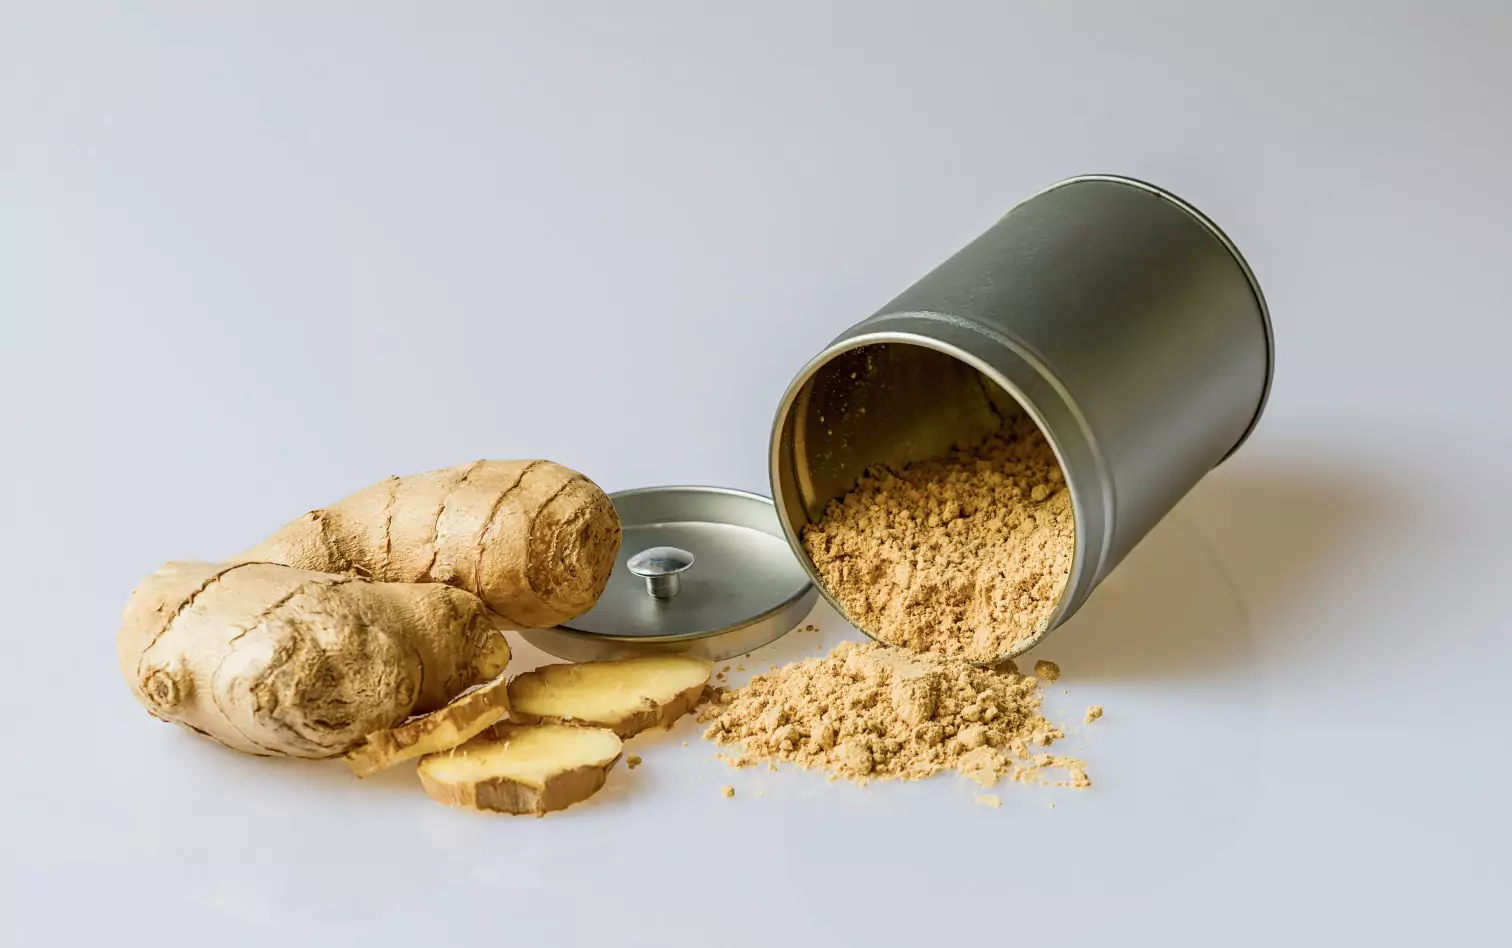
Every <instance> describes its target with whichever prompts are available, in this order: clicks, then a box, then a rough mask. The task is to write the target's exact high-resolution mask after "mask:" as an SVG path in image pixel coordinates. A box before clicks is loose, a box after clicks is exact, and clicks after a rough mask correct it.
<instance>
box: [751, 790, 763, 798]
mask: <svg viewBox="0 0 1512 948" xmlns="http://www.w3.org/2000/svg"><path fill="white" fill-rule="evenodd" d="M751 796H753V797H764V796H766V791H765V790H757V791H756V792H755V793H752V794H751Z"/></svg>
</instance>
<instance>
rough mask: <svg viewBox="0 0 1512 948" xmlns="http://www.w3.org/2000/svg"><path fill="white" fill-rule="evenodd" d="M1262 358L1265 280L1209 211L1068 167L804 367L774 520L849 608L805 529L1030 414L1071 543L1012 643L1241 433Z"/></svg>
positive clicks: (1262, 394)
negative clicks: (1063, 500) (886, 473)
mask: <svg viewBox="0 0 1512 948" xmlns="http://www.w3.org/2000/svg"><path fill="white" fill-rule="evenodd" d="M1273 352H1274V349H1273V345H1272V340H1271V326H1270V317H1269V314H1268V312H1267V310H1266V306H1265V299H1264V297H1263V296H1262V294H1261V292H1260V286H1259V284H1258V283H1257V282H1256V281H1255V277H1254V274H1253V273H1252V272H1251V271H1250V268H1249V266H1248V265H1247V264H1246V263H1245V261H1244V258H1243V257H1241V256H1240V254H1239V251H1238V249H1237V248H1236V247H1235V246H1234V244H1233V242H1232V241H1230V240H1229V239H1228V237H1226V236H1225V235H1224V234H1223V232H1222V231H1221V230H1219V229H1218V227H1217V226H1216V225H1215V224H1214V223H1213V222H1212V221H1210V220H1208V218H1207V217H1205V216H1204V215H1203V214H1202V213H1201V212H1199V211H1198V210H1197V209H1196V208H1194V207H1192V206H1191V205H1190V204H1187V203H1186V202H1185V201H1182V200H1181V199H1180V198H1178V197H1176V196H1175V195H1172V194H1170V193H1169V192H1167V191H1164V190H1162V189H1160V188H1157V187H1154V186H1152V185H1149V184H1145V183H1143V182H1140V181H1135V180H1131V179H1128V178H1121V177H1114V176H1108V175H1093V176H1086V177H1079V178H1072V179H1070V180H1068V181H1063V182H1061V183H1060V184H1057V185H1054V186H1052V187H1050V188H1047V189H1046V190H1044V191H1041V192H1040V193H1038V194H1036V195H1034V196H1033V197H1031V198H1029V199H1028V200H1027V201H1025V202H1023V203H1022V204H1020V205H1018V206H1017V207H1015V208H1014V209H1013V210H1011V211H1010V212H1009V213H1008V214H1007V215H1005V216H1004V217H1003V218H1002V219H1000V220H999V221H998V222H997V223H996V224H994V225H993V226H992V227H991V228H990V229H989V230H988V231H987V232H986V233H984V234H982V235H981V236H980V237H978V238H977V239H976V240H974V241H972V242H971V243H970V244H968V245H967V246H966V247H965V248H964V249H962V250H961V251H960V252H959V253H957V254H956V255H955V256H953V257H951V258H950V259H949V260H946V261H945V262H944V263H942V264H941V265H940V266H939V267H937V268H935V270H934V271H933V272H931V273H929V274H928V275H926V276H925V277H924V278H922V279H921V280H919V281H918V282H917V283H915V284H914V285H913V286H911V287H909V288H908V289H907V290H905V291H904V292H903V293H902V294H901V295H900V296H898V297H897V298H896V299H894V300H893V301H892V302H891V303H888V304H887V305H886V306H884V307H882V309H881V310H879V311H878V312H877V313H876V314H875V315H873V316H871V317H870V318H868V319H865V320H863V321H861V322H859V323H857V324H856V325H854V326H852V327H851V328H850V329H848V330H846V331H845V332H843V333H841V334H840V336H839V337H838V338H836V339H835V341H834V342H832V343H830V345H829V346H828V347H826V348H825V349H824V351H822V352H821V353H819V355H818V356H816V357H815V358H814V359H813V360H812V361H810V362H809V363H808V365H806V366H804V368H803V370H802V371H801V372H799V373H798V376H797V377H796V378H795V379H793V382H792V384H791V385H789V386H788V389H787V392H786V393H785V394H784V396H783V398H782V403H781V405H780V406H779V407H778V409H777V415H776V420H775V422H774V423H773V428H772V442H771V459H770V462H771V481H772V496H773V498H774V500H775V502H776V506H777V513H778V517H779V519H780V520H781V522H782V528H783V531H784V533H785V534H786V536H787V539H788V542H789V544H790V545H791V546H792V547H793V549H794V551H795V552H796V553H797V555H798V558H799V560H800V561H801V562H802V564H803V566H804V568H805V569H807V570H808V573H809V575H810V576H811V577H812V578H813V580H814V582H815V585H816V586H818V588H819V589H820V590H821V591H822V592H823V593H824V595H825V596H826V598H828V599H829V601H830V602H831V603H832V604H833V605H835V607H836V608H837V609H840V610H841V612H842V614H843V613H844V609H843V607H841V606H840V604H839V602H838V601H837V600H836V598H835V596H834V595H833V594H832V593H831V591H830V590H829V589H828V588H827V587H826V586H825V584H824V581H823V579H822V578H821V577H820V576H819V574H818V572H817V571H816V570H815V568H814V564H813V561H812V560H811V559H810V558H809V557H808V555H807V553H806V552H805V551H804V549H803V544H802V542H801V538H802V532H803V529H804V527H805V526H806V525H807V524H809V523H812V522H814V521H816V520H818V519H819V517H820V516H821V515H822V513H823V511H824V509H825V507H826V506H827V505H828V503H829V502H830V501H831V500H832V499H834V498H836V497H839V496H841V495H843V494H845V493H846V492H848V491H849V490H850V489H851V488H852V487H854V486H855V484H856V483H857V480H858V478H859V477H860V476H861V474H862V473H863V472H864V471H865V470H866V469H867V468H868V467H871V466H872V465H876V464H880V463H889V464H900V463H906V462H908V461H913V460H920V459H923V458H926V457H931V456H935V455H939V454H942V453H944V452H945V451H946V450H948V449H949V448H950V447H951V446H952V445H954V444H958V443H961V442H972V441H976V440H979V439H981V438H983V437H985V436H986V435H987V434H989V433H990V432H991V431H993V430H994V429H996V428H997V427H998V425H999V424H1001V421H1002V418H1003V416H1004V415H1005V414H1006V413H1009V412H1015V411H1023V412H1027V413H1028V414H1029V415H1030V416H1031V417H1032V418H1033V419H1034V421H1035V422H1036V423H1037V424H1038V425H1039V427H1040V429H1041V431H1043V432H1044V434H1045V436H1046V438H1047V439H1048V441H1049V442H1050V445H1051V447H1052V448H1053V450H1054V451H1055V455H1056V457H1057V459H1058V460H1059V462H1060V466H1061V470H1062V472H1063V473H1064V475H1065V478H1066V482H1067V485H1068V486H1069V488H1070V491H1071V500H1072V508H1073V513H1074V517H1075V523H1076V530H1075V533H1076V548H1075V555H1074V558H1073V561H1072V566H1071V573H1070V576H1069V577H1068V579H1067V581H1066V585H1065V589H1064V592H1063V593H1062V594H1061V597H1060V600H1059V602H1058V603H1057V605H1056V608H1055V609H1054V611H1053V612H1052V614H1051V615H1050V617H1049V618H1048V620H1047V621H1046V623H1045V625H1044V627H1043V628H1042V630H1041V631H1040V632H1039V634H1038V635H1037V636H1035V637H1033V638H1031V639H1029V640H1026V641H1023V642H1021V643H1019V645H1018V646H1017V647H1016V648H1015V649H1014V651H1013V652H1012V653H1010V654H1018V653H1019V652H1021V651H1023V650H1024V649H1027V648H1029V647H1031V646H1032V645H1033V644H1035V643H1036V642H1037V641H1039V639H1040V638H1041V637H1043V635H1044V634H1045V633H1046V632H1048V631H1049V630H1051V629H1053V628H1055V627H1056V626H1058V625H1060V624H1062V623H1064V622H1065V621H1066V619H1068V618H1069V617H1070V616H1071V615H1072V614H1074V613H1075V612H1076V610H1077V609H1078V608H1080V607H1081V605H1082V604H1083V603H1084V602H1085V601H1086V600H1087V597H1088V596H1089V595H1091V593H1092V591H1093V589H1095V588H1096V587H1097V585H1098V583H1100V582H1101V581H1102V580H1103V579H1104V578H1105V577H1106V576H1107V575H1108V574H1109V572H1111V571H1112V570H1113V568H1114V567H1115V566H1117V565H1118V563H1119V562H1120V561H1121V560H1122V559H1123V558H1124V556H1126V555H1127V554H1128V552H1129V551H1130V550H1131V549H1133V547H1134V545H1135V544H1137V543H1138V542H1139V541H1140V539H1141V538H1143V537H1144V536H1145V534H1147V533H1148V532H1149V531H1150V529H1151V528H1152V527H1154V526H1155V524H1156V523H1157V522H1158V521H1159V520H1160V519H1161V518H1162V517H1164V516H1165V515H1166V514H1167V513H1168V512H1170V510H1171V508H1173V507H1174V506H1175V505H1176V502H1177V501H1179V500H1180V499H1181V498H1182V497H1183V496H1184V495H1185V494H1186V493H1187V491H1189V490H1191V489H1192V487H1193V486H1194V485H1195V484H1196V483H1197V481H1198V480H1199V479H1201V478H1202V476H1203V475H1204V474H1206V473H1207V472H1208V471H1209V470H1210V469H1212V468H1213V467H1214V466H1215V465H1217V464H1218V463H1219V462H1220V461H1222V460H1223V459H1224V458H1226V457H1228V455H1230V454H1232V453H1233V452H1234V450H1235V449H1236V448H1238V447H1239V445H1240V444H1241V443H1243V441H1244V440H1245V438H1246V437H1248V435H1249V433H1250V432H1251V431H1252V430H1253V429H1254V426H1255V424H1256V422H1257V421H1258V420H1259V418H1260V414H1261V412H1262V411H1263V410H1264V407H1265V401H1266V396H1267V394H1268V393H1269V389H1270V380H1271V375H1272V364H1273ZM851 618H852V620H853V621H854V619H853V617H851ZM862 631H863V632H867V633H868V634H872V633H873V632H874V630H869V629H862Z"/></svg>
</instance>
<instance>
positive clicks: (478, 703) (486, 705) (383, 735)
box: [346, 674, 509, 777]
mask: <svg viewBox="0 0 1512 948" xmlns="http://www.w3.org/2000/svg"><path fill="white" fill-rule="evenodd" d="M508 716H509V690H508V686H507V685H506V684H505V676H504V675H502V674H501V675H499V677H497V678H495V679H494V680H493V681H490V682H487V683H486V684H482V685H479V686H478V687H476V688H473V689H471V690H469V691H465V692H463V693H462V694H461V695H459V696H458V697H456V698H454V699H453V700H452V701H451V703H450V704H448V705H447V706H446V707H444V708H441V709H440V710H439V711H432V712H431V713H430V714H422V715H420V716H418V717H414V718H411V719H409V720H408V721H405V722H404V723H403V724H401V725H399V726H398V727H395V728H389V729H388V730H384V731H376V732H374V733H372V734H369V735H368V736H367V737H366V738H364V739H363V741H362V743H361V744H359V745H357V747H356V748H354V749H353V750H352V751H351V752H350V753H348V754H347V755H346V763H347V766H348V767H350V768H352V773H354V774H356V775H357V776H359V777H371V776H372V775H373V774H375V773H377V772H378V771H380V770H384V769H387V768H389V767H392V766H394V765H395V764H400V763H403V762H404V761H406V760H414V759H415V758H416V757H423V756H424V755H426V754H433V753H436V752H437V751H444V750H448V749H450V748H453V747H456V746H457V745H458V744H463V743H465V742H467V741H469V740H472V739H473V738H474V737H477V736H478V735H479V734H481V733H483V731H485V730H486V729H488V728H489V727H491V726H492V725H494V724H495V723H497V722H499V721H501V720H503V719H504V718H506V717H508Z"/></svg>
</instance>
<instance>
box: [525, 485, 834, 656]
mask: <svg viewBox="0 0 1512 948" xmlns="http://www.w3.org/2000/svg"><path fill="white" fill-rule="evenodd" d="M610 499H611V500H612V501H613V502H614V507H615V510H616V512H617V513H618V514H619V517H620V524H621V526H622V528H623V530H624V538H623V540H622V541H621V544H620V552H619V558H618V560H617V561H616V562H615V565H614V571H613V573H611V574H610V577H609V584H608V586H607V587H605V589H604V594H603V595H602V596H601V597H599V601H598V602H597V603H596V604H595V605H594V607H593V608H592V609H590V610H589V611H587V612H585V613H583V614H582V615H580V616H578V617H576V618H574V619H572V620H570V621H569V622H566V623H563V625H562V626H561V627H559V628H555V629H533V630H529V631H527V632H524V633H522V634H523V635H524V637H525V639H526V641H528V642H530V643H531V644H533V645H535V646H537V647H538V648H540V649H542V650H543V651H546V652H550V653H551V654H553V655H555V656H557V657H559V658H565V659H568V660H570V661H587V660H592V659H607V658H620V657H625V656H628V655H637V654H646V653H648V652H676V653H679V654H691V655H697V656H699V657H703V658H707V659H710V660H711V661H719V660H721V659H724V658H730V657H733V656H735V655H741V654H744V653H746V652H749V651H751V650H752V649H755V648H759V647H760V646H762V645H765V644H767V643H768V642H771V641H773V640H774V639H776V638H778V637H779V636H781V635H783V634H784V633H786V632H787V631H788V630H790V629H791V628H792V627H793V626H794V625H796V624H797V622H798V621H799V620H800V619H802V618H803V616H804V615H806V614H807V613H808V610H809V608H810V607H812V605H813V603H814V600H815V599H816V598H817V596H818V593H817V592H816V591H815V590H814V587H813V585H812V583H811V582H810V581H809V577H808V575H807V574H806V573H805V572H804V569H803V567H802V566H801V565H800V564H799V563H798V561H797V559H796V558H794V556H793V551H792V549H791V548H790V547H789V546H788V543H787V541H786V539H785V538H784V536H783V533H782V528H781V525H780V524H779V523H778V521H777V515H776V511H775V509H774V508H773V506H772V502H771V501H770V500H768V499H767V498H765V497H762V496H760V495H758V494H748V493H745V492H744V491H737V490H730V489H727V488H721V487H652V488H643V489H639V490H631V491H623V492H620V493H617V494H612V495H610ZM656 547H675V548H677V549H678V550H679V551H686V552H687V553H689V554H692V565H691V566H688V567H686V569H685V570H684V571H683V572H681V573H680V574H679V580H680V583H679V588H678V591H677V593H676V595H674V596H671V597H669V598H657V597H654V596H651V595H648V594H647V588H646V580H645V578H644V577H643V576H640V575H637V574H636V573H635V571H633V570H631V569H630V568H629V562H630V560H631V559H633V558H634V557H636V556H638V555H639V554H641V553H642V552H643V551H646V550H650V549H653V548H656Z"/></svg>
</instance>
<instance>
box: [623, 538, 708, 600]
mask: <svg viewBox="0 0 1512 948" xmlns="http://www.w3.org/2000/svg"><path fill="white" fill-rule="evenodd" d="M625 565H626V566H628V567H629V568H630V572H632V573H634V574H635V575H637V576H639V577H641V578H642V579H644V580H645V581H646V592H647V593H649V594H651V595H652V596H653V597H655V598H657V599H671V598H672V597H673V596H675V595H677V593H678V590H680V589H681V588H682V574H683V573H685V572H687V570H688V567H690V566H692V565H693V554H692V553H689V552H688V551H687V550H679V549H678V548H677V547H675V546H653V547H652V548H651V549H649V550H641V551H640V552H639V553H637V554H635V555H634V556H632V557H630V562H628V563H626V564H625Z"/></svg>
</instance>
